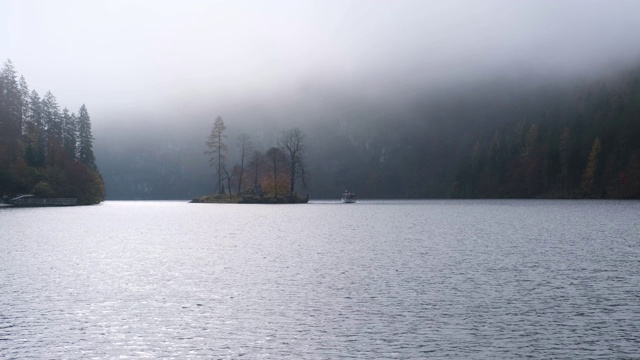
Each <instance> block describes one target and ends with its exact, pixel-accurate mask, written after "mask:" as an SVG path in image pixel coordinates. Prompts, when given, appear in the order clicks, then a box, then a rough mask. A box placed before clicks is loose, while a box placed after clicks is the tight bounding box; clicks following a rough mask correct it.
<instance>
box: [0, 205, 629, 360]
mask: <svg viewBox="0 0 640 360" xmlns="http://www.w3.org/2000/svg"><path fill="white" fill-rule="evenodd" d="M0 246H1V248H0V249H1V250H0V358H7V359H11V358H20V359H22V358H52V359H54V358H55V359H61V358H64V359H87V358H175V359H188V358H194V359H195V358H198V359H200V358H202V359H235V358H247V359H283V358H290V359H337V358H343V359H345V358H346V359H349V358H353V359H371V358H389V359H415V358H444V357H447V358H475V359H495V358H508V359H514V358H523V357H529V358H533V359H549V358H554V359H558V358H567V359H577V358H593V359H597V358H603V359H604V358H607V359H609V358H631V357H636V356H638V354H639V353H640V202H638V201H550V200H549V201H543V200H540V201H522V200H509V201H462V200H460V201H448V200H439V201H359V202H358V203H356V204H340V203H338V202H329V201H327V202H319V201H316V202H311V203H309V204H302V205H300V204H298V205H236V204H188V203H183V202H160V201H159V202H124V201H123V202H117V201H108V202H105V203H103V204H101V205H97V206H88V207H68V208H20V209H0Z"/></svg>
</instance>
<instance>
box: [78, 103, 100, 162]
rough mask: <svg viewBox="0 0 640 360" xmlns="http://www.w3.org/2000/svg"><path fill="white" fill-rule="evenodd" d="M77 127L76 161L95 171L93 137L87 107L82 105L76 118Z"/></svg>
mask: <svg viewBox="0 0 640 360" xmlns="http://www.w3.org/2000/svg"><path fill="white" fill-rule="evenodd" d="M77 127H78V151H77V153H78V160H79V161H80V162H81V163H83V164H85V165H87V166H89V167H90V168H92V169H96V158H95V156H94V155H93V135H92V134H91V118H90V117H89V113H88V112H87V107H86V106H85V105H84V104H82V106H81V107H80V111H79V112H78V118H77Z"/></svg>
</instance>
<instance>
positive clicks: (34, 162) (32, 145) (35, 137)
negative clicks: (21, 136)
mask: <svg viewBox="0 0 640 360" xmlns="http://www.w3.org/2000/svg"><path fill="white" fill-rule="evenodd" d="M28 114H29V117H28V118H27V119H26V123H25V146H26V155H25V156H26V161H27V164H28V165H29V166H34V167H42V166H44V164H45V162H46V157H45V156H46V155H45V138H44V135H45V134H44V120H43V117H44V116H43V111H42V101H41V99H40V95H38V92H37V91H35V90H32V91H31V94H30V95H29V113H28Z"/></svg>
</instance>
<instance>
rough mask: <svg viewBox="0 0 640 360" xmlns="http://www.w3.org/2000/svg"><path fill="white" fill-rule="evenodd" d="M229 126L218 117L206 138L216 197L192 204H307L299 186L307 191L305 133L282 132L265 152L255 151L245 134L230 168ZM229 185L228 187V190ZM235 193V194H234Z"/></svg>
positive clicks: (299, 131) (192, 201)
mask: <svg viewBox="0 0 640 360" xmlns="http://www.w3.org/2000/svg"><path fill="white" fill-rule="evenodd" d="M225 130H226V126H225V125H224V120H223V119H222V117H221V116H218V117H216V119H215V121H214V123H213V127H212V129H211V134H210V135H209V137H208V138H207V141H206V146H207V148H208V150H207V151H205V154H207V155H209V164H210V165H211V166H212V167H214V168H215V169H216V170H217V171H216V175H217V180H218V183H217V189H218V192H217V194H213V195H204V196H201V197H199V198H196V199H193V200H191V201H190V202H191V203H209V204H210V203H214V204H304V203H307V202H309V194H308V193H307V194H306V195H305V196H301V195H299V194H298V193H297V192H296V186H297V185H300V187H301V188H303V189H305V190H307V189H308V185H307V184H308V178H307V174H306V172H305V166H304V159H303V154H304V146H303V140H304V133H303V132H302V131H301V130H300V129H298V128H294V129H291V130H288V131H283V132H282V133H281V134H280V136H278V138H277V140H276V143H277V144H276V145H275V146H271V147H270V148H269V149H268V150H267V151H266V152H265V153H262V152H260V151H258V150H255V149H254V146H253V142H252V141H251V137H250V136H249V135H248V134H246V133H242V134H240V135H239V136H238V139H237V144H236V145H237V149H238V154H237V155H238V159H239V162H238V163H236V164H235V165H233V167H231V169H230V170H229V168H228V167H227V163H226V159H227V156H228V152H227V149H228V147H227V144H226V143H225V141H224V140H225V138H226V135H224V131H225ZM225 185H226V188H225ZM234 190H235V192H234Z"/></svg>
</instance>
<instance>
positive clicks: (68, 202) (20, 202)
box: [10, 196, 78, 207]
mask: <svg viewBox="0 0 640 360" xmlns="http://www.w3.org/2000/svg"><path fill="white" fill-rule="evenodd" d="M10 204H11V205H13V206H20V207H36V206H74V205H78V199H76V198H39V197H34V196H20V197H17V198H15V199H12V200H11V201H10Z"/></svg>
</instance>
